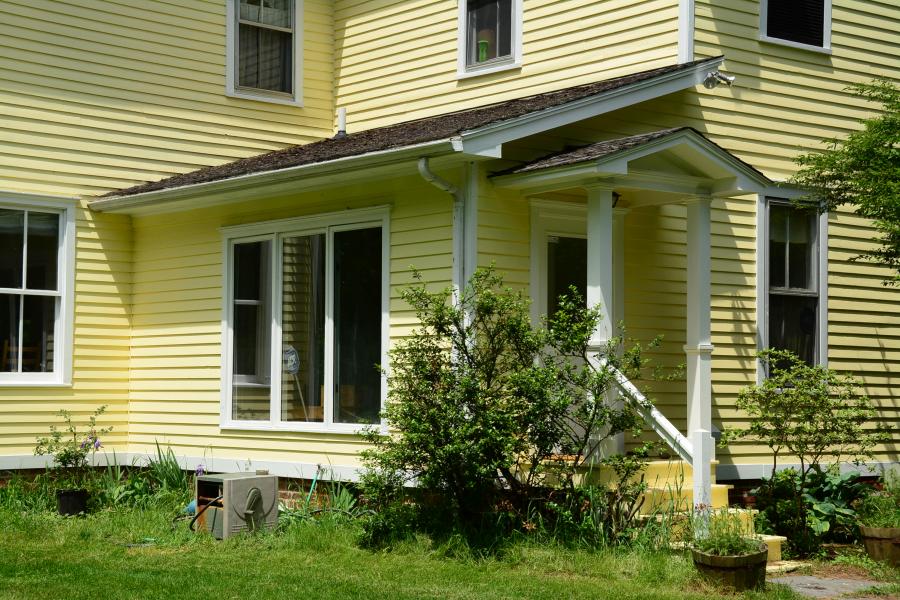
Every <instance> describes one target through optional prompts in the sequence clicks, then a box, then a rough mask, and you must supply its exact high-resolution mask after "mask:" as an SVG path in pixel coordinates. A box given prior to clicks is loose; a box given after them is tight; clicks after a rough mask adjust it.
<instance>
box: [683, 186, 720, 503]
mask: <svg viewBox="0 0 900 600" xmlns="http://www.w3.org/2000/svg"><path fill="white" fill-rule="evenodd" d="M711 200H712V199H711V198H710V197H708V196H701V197H696V198H689V199H688V200H687V336H686V340H687V344H685V346H684V351H685V353H686V354H687V409H688V431H687V433H688V435H687V437H688V439H690V440H691V442H692V445H693V451H694V455H693V465H692V467H693V481H694V490H693V491H694V507H695V508H703V509H707V510H708V508H709V507H710V506H711V504H712V479H711V474H710V466H711V464H712V461H713V460H714V458H715V445H714V444H713V439H712V434H711V431H712V352H713V345H712V343H711V332H710V330H711V327H710V309H711V306H710V304H711V284H710V279H711V263H710V249H711V245H712V236H711V234H710V203H711Z"/></svg>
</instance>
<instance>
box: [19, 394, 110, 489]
mask: <svg viewBox="0 0 900 600" xmlns="http://www.w3.org/2000/svg"><path fill="white" fill-rule="evenodd" d="M105 411H106V405H105V404H104V405H103V406H100V407H98V408H97V409H96V410H95V411H94V412H93V413H92V414H91V415H90V417H88V423H87V428H86V431H79V429H78V425H77V424H76V423H75V421H73V419H72V413H70V412H69V411H67V410H60V411H59V412H58V413H57V416H59V417H61V418H62V419H63V421H64V422H65V427H64V429H62V430H60V429H59V428H58V427H57V426H56V425H51V426H50V435H48V436H43V437H39V438H37V445H36V446H35V448H34V453H35V455H38V456H40V455H45V454H49V455H50V456H52V457H53V463H52V468H54V469H58V470H63V471H64V472H63V473H59V475H62V476H71V477H72V478H73V479H74V480H76V481H80V480H81V479H83V478H84V476H85V472H86V469H87V467H88V464H89V461H88V456H91V457H93V456H94V454H96V452H97V450H99V449H100V448H101V447H103V442H102V441H101V439H100V436H101V435H105V434H107V433H109V432H111V431H112V427H111V426H110V427H101V428H98V427H97V417H99V416H100V415H102V414H103V413H104V412H105Z"/></svg>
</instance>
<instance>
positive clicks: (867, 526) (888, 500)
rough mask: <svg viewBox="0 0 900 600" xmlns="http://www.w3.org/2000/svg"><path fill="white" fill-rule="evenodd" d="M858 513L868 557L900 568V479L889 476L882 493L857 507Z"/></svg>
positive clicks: (876, 493)
mask: <svg viewBox="0 0 900 600" xmlns="http://www.w3.org/2000/svg"><path fill="white" fill-rule="evenodd" d="M856 513H857V516H858V519H859V533H860V537H862V541H863V544H864V545H865V547H866V553H867V554H868V555H869V557H870V558H872V559H873V560H881V561H886V562H888V563H890V564H891V565H892V566H894V567H897V566H900V476H898V475H893V476H892V475H890V474H887V475H886V476H885V478H884V487H883V489H882V490H880V491H874V492H872V493H871V494H869V495H868V496H866V497H865V498H863V499H861V500H859V501H858V502H857V503H856Z"/></svg>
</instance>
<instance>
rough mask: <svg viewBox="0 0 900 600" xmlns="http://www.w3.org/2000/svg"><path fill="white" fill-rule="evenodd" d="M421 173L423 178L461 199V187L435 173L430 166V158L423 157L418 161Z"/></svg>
mask: <svg viewBox="0 0 900 600" xmlns="http://www.w3.org/2000/svg"><path fill="white" fill-rule="evenodd" d="M417 166H418V169H419V175H421V176H422V179H424V180H425V181H427V182H428V183H430V184H431V185H433V186H434V187H436V188H438V189H439V190H442V191H444V192H447V193H448V194H451V195H452V196H453V197H454V198H455V199H457V200H459V189H457V187H456V186H455V185H453V184H452V183H450V182H449V181H446V180H445V179H441V178H440V177H439V176H437V175H436V174H435V173H433V172H432V171H431V169H430V167H429V166H428V158H426V157H424V156H423V157H422V158H420V159H419V162H418V165H417Z"/></svg>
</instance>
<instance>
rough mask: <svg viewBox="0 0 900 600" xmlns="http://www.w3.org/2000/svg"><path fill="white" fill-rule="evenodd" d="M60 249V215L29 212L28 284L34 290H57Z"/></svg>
mask: <svg viewBox="0 0 900 600" xmlns="http://www.w3.org/2000/svg"><path fill="white" fill-rule="evenodd" d="M58 250H59V215H55V214H49V213H39V212H29V213H28V272H27V274H26V285H25V287H27V288H28V289H32V290H55V289H57V283H56V263H57V260H58Z"/></svg>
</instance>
